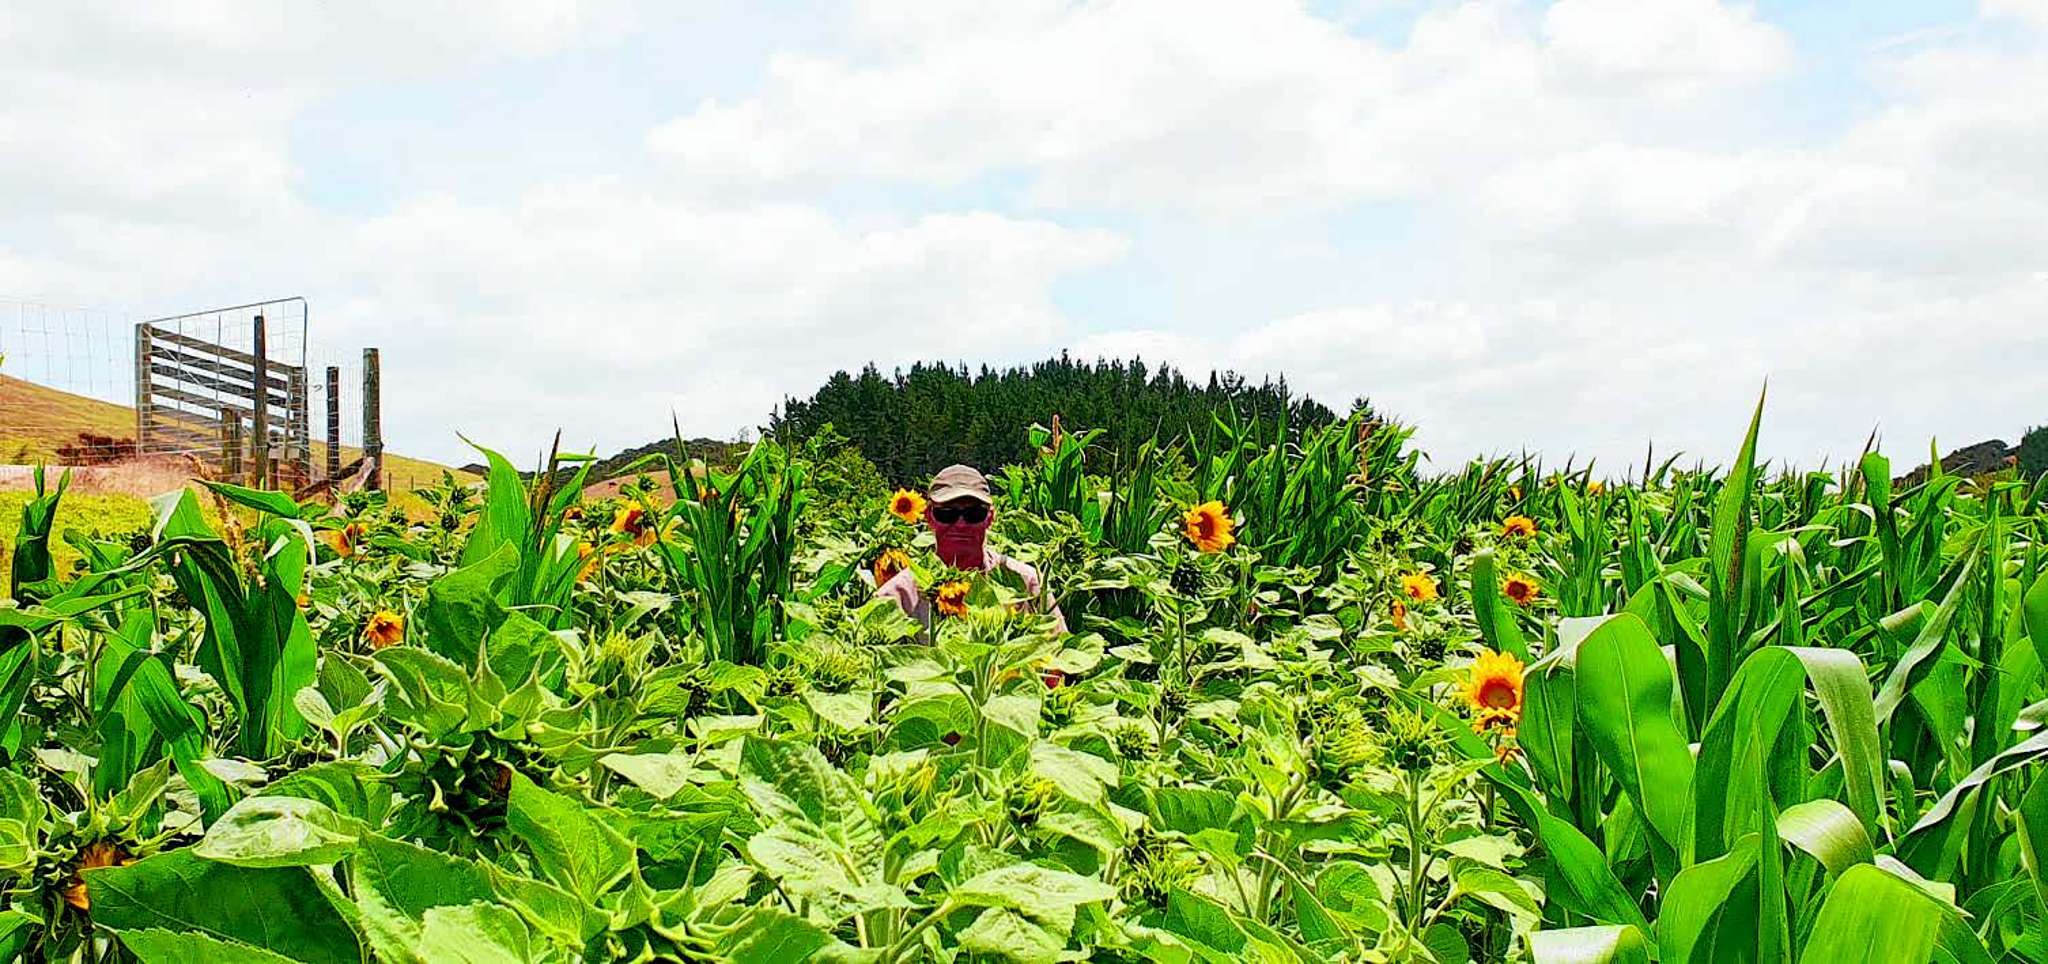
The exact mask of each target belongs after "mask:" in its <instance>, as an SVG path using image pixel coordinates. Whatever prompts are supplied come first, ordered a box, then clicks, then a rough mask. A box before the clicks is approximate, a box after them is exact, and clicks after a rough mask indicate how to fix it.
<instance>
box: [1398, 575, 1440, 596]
mask: <svg viewBox="0 0 2048 964" xmlns="http://www.w3.org/2000/svg"><path fill="white" fill-rule="evenodd" d="M1401 591H1402V592H1403V593H1406V594H1407V596H1408V598H1410V599H1413V600H1415V601H1416V602H1429V601H1430V600H1432V599H1435V598H1436V580H1434V579H1431V578H1429V577H1428V576H1426V575H1424V574H1422V573H1419V572H1411V573H1409V574H1407V575H1405V576H1402V577H1401Z"/></svg>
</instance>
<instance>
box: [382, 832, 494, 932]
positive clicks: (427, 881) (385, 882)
mask: <svg viewBox="0 0 2048 964" xmlns="http://www.w3.org/2000/svg"><path fill="white" fill-rule="evenodd" d="M349 885H350V889H351V890H352V891H353V892H354V895H355V899H356V905H357V907H358V908H360V909H361V912H362V922H363V931H364V936H366V937H368V938H369V939H370V946H371V948H372V949H374V950H375V951H376V952H377V956H378V958H379V959H380V960H388V961H404V962H421V964H431V962H432V960H433V958H431V957H429V956H427V954H426V953H425V947H424V945H423V939H424V933H425V929H426V915H427V912H428V911H429V910H431V909H433V908H436V907H443V906H451V905H462V904H467V903H471V902H474V901H487V900H492V899H494V893H495V891H494V888H493V887H492V886H491V880H490V876H489V875H488V874H487V873H485V871H484V870H483V868H481V867H479V866H478V865H476V864H474V863H472V862H470V861H467V860H464V859H462V858H460V857H454V856H450V855H448V854H443V853H440V852H438V851H434V850H429V849H427V848H425V847H420V846H417V845H415V844H411V843H407V842H405V841H400V840H391V839H389V838H386V837H381V836H378V835H375V834H371V835H368V836H365V837H363V838H362V843H361V846H360V847H359V848H358V849H357V851H356V853H355V855H354V856H353V857H351V858H350V860H349Z"/></svg>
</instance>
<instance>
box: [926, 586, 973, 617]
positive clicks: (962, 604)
mask: <svg viewBox="0 0 2048 964" xmlns="http://www.w3.org/2000/svg"><path fill="white" fill-rule="evenodd" d="M969 588H971V587H969V585H968V584H967V583H964V582H948V583H941V584H940V585H939V587H938V588H937V589H934V590H932V604H933V605H935V606H937V607H938V610H939V615H941V616H965V615H967V591H968V589H969Z"/></svg>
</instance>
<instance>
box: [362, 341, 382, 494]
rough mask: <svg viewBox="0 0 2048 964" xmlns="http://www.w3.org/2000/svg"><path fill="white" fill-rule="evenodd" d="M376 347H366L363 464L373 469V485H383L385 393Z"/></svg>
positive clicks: (371, 477) (364, 358) (371, 474)
mask: <svg viewBox="0 0 2048 964" xmlns="http://www.w3.org/2000/svg"><path fill="white" fill-rule="evenodd" d="M382 378H383V376H382V374H381V372H380V371H379V366H378V363H377V349H375V348H365V349H363V464H364V465H365V467H367V468H368V469H369V471H370V485H369V487H370V489H372V490H373V491H374V490H381V489H383V488H384V394H383V392H382V390H381V382H382Z"/></svg>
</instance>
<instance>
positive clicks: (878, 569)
mask: <svg viewBox="0 0 2048 964" xmlns="http://www.w3.org/2000/svg"><path fill="white" fill-rule="evenodd" d="M908 568H910V553H907V552H904V551H903V550H901V549H895V548H891V549H884V550H882V554H881V555H878V556H876V557H875V562H874V573H875V585H877V586H880V585H882V584H883V583H886V582H888V581H889V580H891V579H894V578H896V574H897V573H899V572H902V571H903V570H905V569H908Z"/></svg>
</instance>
